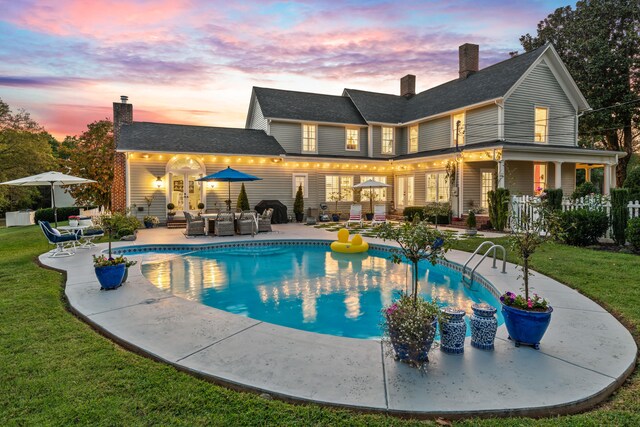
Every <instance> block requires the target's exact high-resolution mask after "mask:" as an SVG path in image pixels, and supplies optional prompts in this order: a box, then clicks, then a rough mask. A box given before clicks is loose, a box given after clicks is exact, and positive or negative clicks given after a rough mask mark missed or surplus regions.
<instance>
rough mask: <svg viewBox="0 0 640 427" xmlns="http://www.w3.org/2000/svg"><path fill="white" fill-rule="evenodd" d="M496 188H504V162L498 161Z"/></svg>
mask: <svg viewBox="0 0 640 427" xmlns="http://www.w3.org/2000/svg"><path fill="white" fill-rule="evenodd" d="M498 188H504V160H498Z"/></svg>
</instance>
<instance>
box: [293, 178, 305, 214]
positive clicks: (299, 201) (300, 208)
mask: <svg viewBox="0 0 640 427" xmlns="http://www.w3.org/2000/svg"><path fill="white" fill-rule="evenodd" d="M293 213H294V214H298V215H302V214H303V213H304V193H303V192H302V185H299V186H298V191H297V192H296V200H295V201H294V202H293Z"/></svg>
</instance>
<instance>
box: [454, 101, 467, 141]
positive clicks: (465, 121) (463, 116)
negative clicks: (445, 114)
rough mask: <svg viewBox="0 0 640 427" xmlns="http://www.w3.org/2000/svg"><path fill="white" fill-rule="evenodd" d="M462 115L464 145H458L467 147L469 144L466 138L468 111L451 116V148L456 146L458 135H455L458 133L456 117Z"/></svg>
mask: <svg viewBox="0 0 640 427" xmlns="http://www.w3.org/2000/svg"><path fill="white" fill-rule="evenodd" d="M461 114H462V144H458V146H459V147H464V146H465V145H466V142H467V138H466V132H465V127H466V125H467V111H466V110H465V111H461V112H458V113H453V114H451V116H450V117H451V118H450V121H451V133H450V135H451V147H455V146H456V135H455V131H456V122H455V116H459V115H461Z"/></svg>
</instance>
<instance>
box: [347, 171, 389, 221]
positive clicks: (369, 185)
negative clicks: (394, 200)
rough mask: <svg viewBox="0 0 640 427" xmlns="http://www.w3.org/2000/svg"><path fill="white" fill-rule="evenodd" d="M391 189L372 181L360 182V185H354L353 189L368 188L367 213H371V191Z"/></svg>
mask: <svg viewBox="0 0 640 427" xmlns="http://www.w3.org/2000/svg"><path fill="white" fill-rule="evenodd" d="M386 187H391V186H390V185H389V184H385V183H384V182H380V181H376V180H374V179H369V180H366V181H365V182H361V183H360V184H356V185H354V186H353V188H368V189H369V208H370V210H369V212H372V213H373V189H374V188H386Z"/></svg>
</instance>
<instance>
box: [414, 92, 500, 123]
mask: <svg viewBox="0 0 640 427" xmlns="http://www.w3.org/2000/svg"><path fill="white" fill-rule="evenodd" d="M498 102H504V97H498V98H492V99H488V100H486V101H482V102H476V103H475V104H471V105H465V106H464V108H456V109H453V110H448V111H444V112H442V113H438V114H433V115H431V116H426V117H422V118H419V119H415V120H411V121H408V122H404V123H402V124H403V125H411V124H414V123H419V122H423V121H425V120H430V119H437V118H439V117H446V116H450V115H451V114H454V113H457V112H460V111H466V110H472V109H474V108H479V107H485V106H487V105H491V104H496V103H498Z"/></svg>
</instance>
